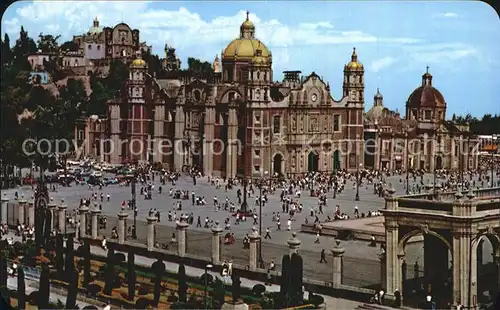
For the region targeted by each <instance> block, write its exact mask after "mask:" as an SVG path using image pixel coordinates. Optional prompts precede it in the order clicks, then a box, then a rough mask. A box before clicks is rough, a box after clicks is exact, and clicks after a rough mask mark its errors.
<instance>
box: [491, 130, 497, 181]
mask: <svg viewBox="0 0 500 310" xmlns="http://www.w3.org/2000/svg"><path fill="white" fill-rule="evenodd" d="M495 141H496V135H492V136H491V187H492V188H493V187H495V183H494V181H493V178H494V176H495V174H494V171H495V152H494V151H493V150H494V145H495Z"/></svg>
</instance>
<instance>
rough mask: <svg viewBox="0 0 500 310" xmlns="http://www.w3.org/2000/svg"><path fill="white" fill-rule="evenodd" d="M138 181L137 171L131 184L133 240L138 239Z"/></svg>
mask: <svg viewBox="0 0 500 310" xmlns="http://www.w3.org/2000/svg"><path fill="white" fill-rule="evenodd" d="M136 180H137V170H135V171H134V178H133V179H132V182H131V183H130V192H131V195H132V200H131V201H130V203H131V207H132V210H134V229H132V238H133V239H137V212H138V210H137V206H136V196H135V183H136Z"/></svg>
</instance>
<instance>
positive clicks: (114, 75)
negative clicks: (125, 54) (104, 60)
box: [105, 59, 129, 99]
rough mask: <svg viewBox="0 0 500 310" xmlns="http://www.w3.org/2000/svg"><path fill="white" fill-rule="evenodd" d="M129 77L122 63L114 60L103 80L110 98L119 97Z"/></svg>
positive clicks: (125, 66) (126, 68)
mask: <svg viewBox="0 0 500 310" xmlns="http://www.w3.org/2000/svg"><path fill="white" fill-rule="evenodd" d="M128 76H129V69H128V67H127V65H126V64H124V63H123V61H121V60H119V59H114V60H112V61H111V64H110V65H109V73H108V76H107V78H106V79H105V80H106V82H105V85H106V88H107V89H108V95H109V96H110V99H111V98H117V97H120V95H121V92H122V90H123V87H124V85H125V82H126V81H127V79H128Z"/></svg>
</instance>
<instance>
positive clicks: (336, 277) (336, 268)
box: [332, 240, 345, 288]
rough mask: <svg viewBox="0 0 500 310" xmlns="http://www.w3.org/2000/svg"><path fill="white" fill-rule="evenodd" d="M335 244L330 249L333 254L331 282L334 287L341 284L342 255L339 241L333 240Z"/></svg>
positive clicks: (342, 249) (342, 251) (342, 250)
mask: <svg viewBox="0 0 500 310" xmlns="http://www.w3.org/2000/svg"><path fill="white" fill-rule="evenodd" d="M335 242H336V243H337V245H336V246H335V247H334V248H333V249H332V254H333V278H332V283H333V287H334V288H338V287H340V286H341V285H342V260H343V257H344V252H345V250H344V248H343V247H341V246H340V241H338V240H335Z"/></svg>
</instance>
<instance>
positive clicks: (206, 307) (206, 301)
mask: <svg viewBox="0 0 500 310" xmlns="http://www.w3.org/2000/svg"><path fill="white" fill-rule="evenodd" d="M212 267H213V266H212V265H211V264H207V265H206V266H205V298H204V300H205V309H208V298H207V295H208V270H209V269H212Z"/></svg>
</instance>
